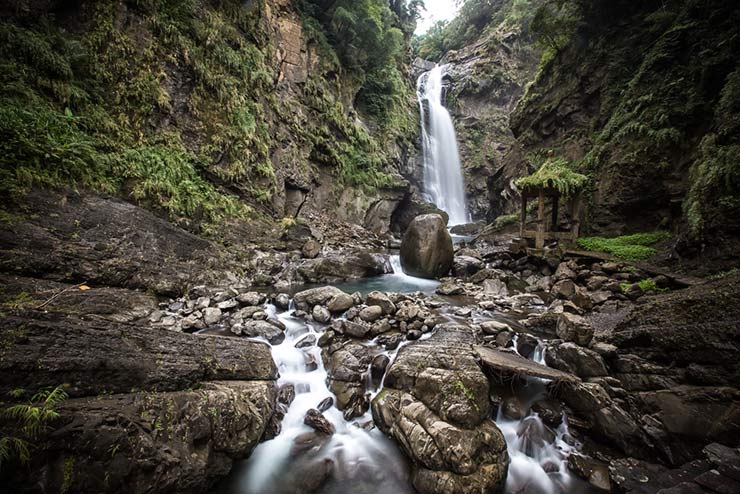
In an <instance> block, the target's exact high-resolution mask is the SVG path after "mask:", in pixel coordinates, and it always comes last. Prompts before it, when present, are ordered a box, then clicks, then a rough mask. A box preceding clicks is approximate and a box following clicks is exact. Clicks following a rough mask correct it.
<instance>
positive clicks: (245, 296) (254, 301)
mask: <svg viewBox="0 0 740 494" xmlns="http://www.w3.org/2000/svg"><path fill="white" fill-rule="evenodd" d="M236 300H237V301H238V302H239V303H241V304H244V305H252V306H254V305H261V304H262V301H263V300H264V298H263V296H262V295H261V294H259V293H257V292H246V293H241V294H239V295H237V296H236Z"/></svg>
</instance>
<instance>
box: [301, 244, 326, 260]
mask: <svg viewBox="0 0 740 494" xmlns="http://www.w3.org/2000/svg"><path fill="white" fill-rule="evenodd" d="M320 253H321V244H320V243H318V242H317V241H316V240H314V239H309V240H307V241H306V243H305V244H303V247H301V255H303V257H304V258H306V259H315V258H316V257H318V255H319V254H320Z"/></svg>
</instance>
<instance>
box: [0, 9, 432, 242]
mask: <svg viewBox="0 0 740 494" xmlns="http://www.w3.org/2000/svg"><path fill="white" fill-rule="evenodd" d="M324 3H326V2H303V3H296V2H290V1H288V0H257V1H251V2H246V4H245V3H244V2H239V1H228V0H227V1H212V2H196V1H188V2H184V3H183V2H169V1H105V2H84V1H80V2H59V1H46V2H25V1H15V2H10V3H9V4H7V5H6V6H4V7H2V13H3V18H4V19H5V20H4V21H3V22H2V23H0V39H2V48H0V51H2V53H1V55H2V57H3V60H6V61H7V63H5V64H4V65H3V66H2V68H1V69H0V70H1V71H2V74H1V75H0V78H1V79H2V82H3V89H2V93H0V98H1V100H2V101H1V105H0V108H1V111H2V118H1V119H0V120H2V124H0V136H1V137H2V140H3V141H4V142H8V143H10V142H16V141H18V142H23V143H24V144H25V145H24V146H22V147H8V148H7V149H6V148H5V147H4V148H3V153H4V156H3V158H2V166H1V167H0V169H1V170H2V171H1V172H0V173H2V176H1V177H0V178H1V180H0V183H2V187H0V192H1V193H2V195H3V197H4V198H6V199H7V202H8V203H12V202H15V201H16V200H18V199H20V198H21V197H22V196H23V194H24V193H25V192H27V191H28V190H29V188H30V187H34V186H42V187H49V186H51V187H59V186H75V187H83V188H87V189H93V190H96V191H99V192H105V193H112V194H115V195H117V196H120V197H122V198H125V199H126V200H129V201H132V202H134V203H136V204H138V205H140V206H143V207H145V208H147V209H150V210H152V211H154V212H155V213H156V214H158V215H159V216H161V217H164V218H166V219H168V220H169V221H172V222H174V223H176V224H178V225H179V226H182V227H184V228H186V229H188V230H190V231H192V232H194V233H205V234H209V232H211V233H212V232H213V231H214V229H215V226H216V225H218V224H219V223H220V222H221V221H222V220H224V219H237V220H239V219H245V220H249V221H254V220H260V219H264V218H268V219H269V218H281V217H284V216H293V215H294V214H296V211H297V209H298V207H299V206H300V205H301V204H302V203H303V202H305V203H306V204H305V209H304V211H309V210H315V211H329V212H331V213H333V214H336V216H337V217H338V218H339V219H342V220H346V221H351V222H355V223H359V224H363V223H367V224H368V226H370V227H373V228H376V229H380V230H382V229H384V228H386V229H387V226H384V225H385V224H387V223H388V222H389V220H390V214H391V213H392V211H393V208H394V207H395V205H396V204H397V203H398V201H399V200H400V199H402V198H403V196H404V194H405V192H406V190H407V188H408V184H407V183H406V182H405V181H404V180H403V179H402V178H401V177H400V176H399V175H398V174H397V173H396V170H398V169H399V168H401V167H402V166H403V165H404V163H405V162H406V161H408V160H409V159H413V158H410V156H413V155H414V154H415V151H410V150H412V149H413V147H414V145H415V138H416V135H417V134H418V117H417V114H418V112H417V110H416V105H415V99H414V96H413V90H412V88H411V85H410V84H409V83H408V82H407V78H406V77H404V76H403V73H404V71H405V70H406V69H405V66H404V52H405V50H404V46H406V43H407V40H408V38H409V37H410V32H411V31H413V25H414V22H413V15H412V13H411V12H409V11H408V10H407V7H406V5H405V4H404V3H403V2H401V3H400V4H399V5H395V6H394V9H395V10H391V8H390V7H389V6H388V4H387V3H384V2H370V3H369V4H368V5H365V6H357V5H353V4H352V3H351V2H333V3H332V4H331V5H324ZM345 4H347V5H345ZM370 4H372V5H370ZM376 4H377V5H376ZM363 5H364V4H363ZM371 7H372V9H371ZM376 7H377V9H376ZM342 8H344V9H345V10H344V11H345V12H346V11H347V10H349V12H350V13H351V14H353V15H355V16H357V15H360V16H366V15H371V14H372V16H374V17H373V20H374V21H375V22H376V24H375V27H374V30H373V32H371V33H364V32H361V31H360V29H361V28H360V27H357V26H354V25H348V24H347V23H345V24H337V23H336V22H334V17H336V16H338V15H339V13H341V11H340V10H339V9H342ZM361 8H366V9H371V10H372V12H371V13H369V12H370V10H368V12H364V11H360V12H355V11H353V9H355V10H357V9H361ZM351 43H354V44H356V45H358V50H361V51H364V52H366V55H365V56H367V53H368V52H372V53H373V60H372V62H366V63H364V64H363V63H362V62H361V61H359V60H358V61H357V62H358V63H359V65H357V66H353V65H352V63H351V62H350V61H349V60H350V58H351V57H352V60H354V59H355V58H357V57H358V56H357V54H354V53H345V52H344V51H343V50H344V48H342V46H343V44H351ZM362 43H365V45H363V44H362ZM370 43H375V44H374V45H372V46H369V44H370ZM65 142H71V144H70V145H65V144H64V143H65ZM49 149H50V151H48V152H46V150H49ZM368 210H370V212H369V214H368ZM366 216H367V218H366Z"/></svg>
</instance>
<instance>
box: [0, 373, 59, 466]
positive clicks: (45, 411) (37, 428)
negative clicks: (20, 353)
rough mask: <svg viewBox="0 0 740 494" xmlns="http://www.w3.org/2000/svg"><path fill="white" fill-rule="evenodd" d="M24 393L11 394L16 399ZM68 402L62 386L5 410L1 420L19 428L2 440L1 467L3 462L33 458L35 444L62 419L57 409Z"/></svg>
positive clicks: (1, 438) (47, 390) (0, 450)
mask: <svg viewBox="0 0 740 494" xmlns="http://www.w3.org/2000/svg"><path fill="white" fill-rule="evenodd" d="M22 394H23V391H22V390H17V392H14V393H11V395H12V396H13V397H14V398H18V397H19V396H20V395H22ZM66 399H67V393H66V392H65V391H64V388H63V387H62V386H57V387H56V388H54V389H51V388H47V389H42V390H40V391H39V392H37V393H36V394H34V395H33V397H31V400H30V401H29V402H28V403H19V404H16V405H12V406H9V407H7V408H5V410H3V412H2V417H3V418H5V419H7V420H9V421H11V422H13V423H14V424H15V425H16V428H15V432H14V433H13V435H9V436H3V437H0V467H1V466H2V464H3V463H6V462H8V461H11V460H14V459H18V460H20V461H21V462H22V463H26V462H28V461H29V460H30V459H31V450H32V449H33V447H34V446H35V442H36V441H38V440H39V439H41V438H42V436H43V434H45V433H46V432H47V431H48V430H49V429H50V428H51V423H52V422H53V421H54V420H56V419H57V418H58V417H59V412H58V411H57V410H56V408H57V407H58V406H59V405H60V404H61V403H62V402H63V401H64V400H66Z"/></svg>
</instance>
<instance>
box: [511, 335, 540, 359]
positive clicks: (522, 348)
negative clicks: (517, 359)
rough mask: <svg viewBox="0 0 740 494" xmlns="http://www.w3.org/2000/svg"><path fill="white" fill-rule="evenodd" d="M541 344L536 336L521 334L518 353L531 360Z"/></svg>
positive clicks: (517, 348)
mask: <svg viewBox="0 0 740 494" xmlns="http://www.w3.org/2000/svg"><path fill="white" fill-rule="evenodd" d="M539 344H540V342H539V341H538V340H537V338H535V337H534V336H532V335H530V334H527V333H520V334H519V337H518V338H517V340H516V351H517V352H518V353H519V355H521V356H522V357H524V358H531V357H532V354H533V353H534V351H535V349H536V348H537V346H538V345H539Z"/></svg>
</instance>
